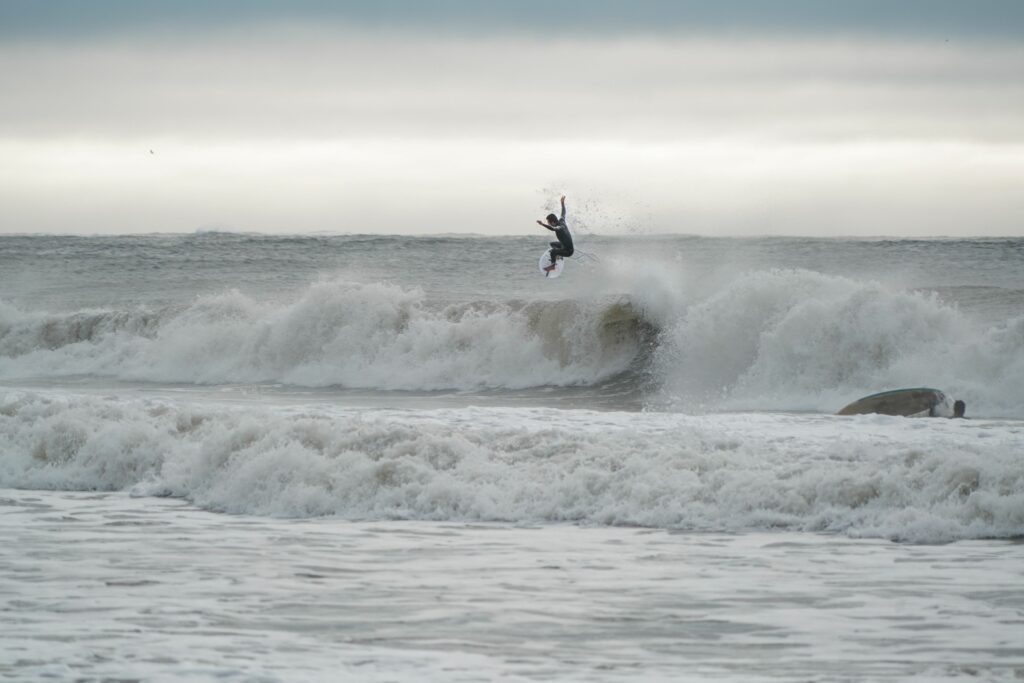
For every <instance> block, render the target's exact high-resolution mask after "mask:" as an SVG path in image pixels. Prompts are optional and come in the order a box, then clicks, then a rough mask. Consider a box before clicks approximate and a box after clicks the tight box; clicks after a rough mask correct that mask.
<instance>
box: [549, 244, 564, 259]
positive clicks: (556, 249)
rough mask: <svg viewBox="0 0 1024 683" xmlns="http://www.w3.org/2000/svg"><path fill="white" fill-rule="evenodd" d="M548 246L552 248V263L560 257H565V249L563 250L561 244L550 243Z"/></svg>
mask: <svg viewBox="0 0 1024 683" xmlns="http://www.w3.org/2000/svg"><path fill="white" fill-rule="evenodd" d="M548 246H549V247H551V262H552V263H554V262H555V259H556V258H557V257H559V256H565V249H563V248H562V243H561V242H549V243H548Z"/></svg>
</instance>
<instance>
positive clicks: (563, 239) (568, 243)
mask: <svg viewBox="0 0 1024 683" xmlns="http://www.w3.org/2000/svg"><path fill="white" fill-rule="evenodd" d="M561 201H562V217H561V218H559V217H558V216H556V215H555V214H553V213H549V214H548V215H547V219H546V220H547V223H545V222H543V221H537V225H540V226H541V227H544V228H547V229H548V230H550V231H552V232H553V233H555V237H556V238H558V241H557V242H551V252H550V253H551V265H550V266H548V267H546V268H545V269H544V271H545V272H549V273H550V272H551V271H552V270H554V269H555V260H556V259H558V258H568V257H569V256H572V254H573V252H574V251H575V249H573V246H572V235H571V234H570V233H569V226H568V225H566V224H565V195H564V194H563V195H562V200H561Z"/></svg>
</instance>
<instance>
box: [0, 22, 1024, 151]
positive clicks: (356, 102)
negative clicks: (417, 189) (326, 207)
mask: <svg viewBox="0 0 1024 683" xmlns="http://www.w3.org/2000/svg"><path fill="white" fill-rule="evenodd" d="M0 60H2V61H3V63H4V64H5V65H6V66H7V68H6V69H5V70H4V71H3V72H0V89H2V90H3V91H4V92H5V93H6V100H7V105H6V106H5V107H4V108H3V109H2V110H0V135H5V136H8V137H10V136H24V135H29V136H44V137H45V136H60V135H85V136H89V135H92V136H101V137H146V136H161V135H162V136H166V135H178V136H186V137H188V136H206V137H234V138H249V137H262V138H267V137H269V138H298V139H302V138H317V137H332V138H339V137H341V138H360V137H385V138H387V137H393V136H399V137H453V136H454V137H466V136H470V137H473V136H476V137H497V138H526V139H537V138H546V139H552V138H555V139H560V138H567V139H637V140H658V139H686V138H693V137H707V136H720V137H737V136H739V137H748V138H749V137H753V138H790V139H806V138H829V139H851V138H852V139H860V138H882V139H894V138H895V139H919V138H938V139H947V138H949V139H971V140H986V141H999V140H1003V141H1019V140H1024V118H1022V117H1021V116H1020V115H1019V112H1020V111H1022V109H1024V79H1022V78H1021V76H1020V74H1022V73H1024V47H1020V46H1017V45H1007V44H1001V43H997V44H994V45H991V46H987V45H972V46H971V47H970V49H966V48H964V47H963V46H950V45H948V44H946V43H944V42H936V41H917V42H908V41H894V40H877V39H876V40H866V39H859V40H854V39H849V40H842V41H840V40H828V41H826V40H813V39H805V40H781V39H774V40H754V39H741V38H736V39H731V40H708V39H700V38H689V39H667V38H666V39H659V40H655V39H636V38H634V39H628V38H619V39H597V38H588V39H570V38H561V39H558V40H551V41H549V40H540V39H528V38H523V37H519V38H516V37H506V38H464V39H461V40H450V39H445V38H429V37H428V38H424V37H423V36H421V35H419V34H410V33H408V32H403V31H387V32H380V33H375V34H373V35H367V34H365V33H362V32H355V31H351V30H348V31H337V30H326V31H325V30H314V29H308V28H295V29H290V30H285V29H281V30H278V31H275V32H269V31H241V30H239V31H230V32H222V33H220V34H217V35H216V36H204V37H192V38H189V39H170V38H165V39H163V40H154V39H150V40H146V41H139V40H131V39H123V40H108V41H97V42H92V43H88V44H84V45H73V46H70V47H68V46H64V45H45V44H44V45H37V44H32V45H24V44H13V45H0Z"/></svg>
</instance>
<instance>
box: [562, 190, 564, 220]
mask: <svg viewBox="0 0 1024 683" xmlns="http://www.w3.org/2000/svg"><path fill="white" fill-rule="evenodd" d="M562 220H563V221H564V220H565V195H564V194H563V195H562Z"/></svg>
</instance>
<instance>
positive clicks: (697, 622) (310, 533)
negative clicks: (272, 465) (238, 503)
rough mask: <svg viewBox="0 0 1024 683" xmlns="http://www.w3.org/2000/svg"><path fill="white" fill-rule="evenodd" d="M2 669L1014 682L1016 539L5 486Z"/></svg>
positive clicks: (1018, 663)
mask: <svg viewBox="0 0 1024 683" xmlns="http://www.w3.org/2000/svg"><path fill="white" fill-rule="evenodd" d="M0 503H2V507H0V533H2V535H3V537H4V538H5V540H6V542H5V543H3V544H0V595H2V598H3V602H4V604H5V609H4V611H3V612H2V614H0V622H3V630H4V637H3V638H2V639H0V673H2V675H3V676H4V677H5V678H7V679H14V680H43V679H46V678H54V679H58V680H60V679H66V678H68V677H69V676H74V677H75V679H76V680H85V681H88V680H106V679H111V678H117V679H119V680H164V681H177V680H189V681H195V680H247V681H248V680H263V681H294V680H314V681H319V680H322V681H336V680H361V681H424V680H438V681H440V680H444V681H487V680H496V679H502V680H559V681H564V680H580V681H583V680H586V681H616V680H627V679H630V680H639V679H643V680H687V679H690V680H734V681H752V680H785V681H789V680H792V681H796V680H816V681H847V680H850V681H852V680H908V679H910V680H940V679H952V678H959V677H965V678H973V677H977V676H980V677H982V678H985V679H986V680H993V679H1005V680H1013V679H1015V678H1019V677H1020V676H1022V675H1024V628H1022V626H1024V589H1022V588H1021V578H1022V573H1024V572H1022V567H1024V545H1021V544H1019V543H1014V542H1010V541H984V540H980V541H961V542H957V543H953V544H948V545H928V546H921V545H902V544H896V543H891V542H888V541H884V540H858V539H849V538H844V537H836V536H830V535H817V534H807V533H787V532H779V533H742V534H723V533H679V532H668V531H664V530H648V529H637V528H605V527H579V526H566V525H545V526H526V527H523V526H510V525H499V524H487V525H467V524H453V523H439V522H398V521H395V522H388V521H380V522H371V523H353V522H344V521H339V520H336V519H316V520H308V519H307V520H275V519H266V518H258V517H251V516H228V515H222V514H216V513H210V512H205V511H202V510H198V509H196V508H194V507H192V506H191V505H189V504H187V503H184V502H181V501H177V500H171V499H157V498H146V497H139V498H133V497H129V496H128V495H127V494H123V493H110V494H88V493H66V492H35V491H32V492H29V491H18V490H9V489H8V490H3V491H0Z"/></svg>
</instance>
